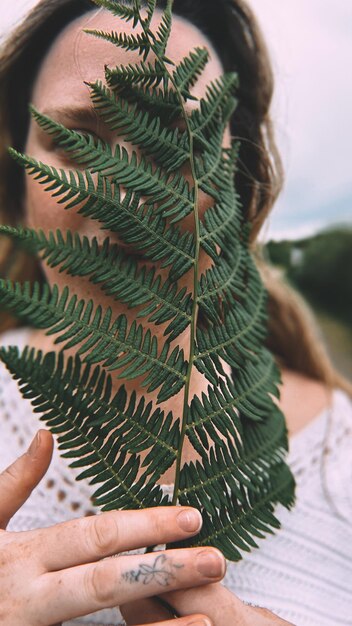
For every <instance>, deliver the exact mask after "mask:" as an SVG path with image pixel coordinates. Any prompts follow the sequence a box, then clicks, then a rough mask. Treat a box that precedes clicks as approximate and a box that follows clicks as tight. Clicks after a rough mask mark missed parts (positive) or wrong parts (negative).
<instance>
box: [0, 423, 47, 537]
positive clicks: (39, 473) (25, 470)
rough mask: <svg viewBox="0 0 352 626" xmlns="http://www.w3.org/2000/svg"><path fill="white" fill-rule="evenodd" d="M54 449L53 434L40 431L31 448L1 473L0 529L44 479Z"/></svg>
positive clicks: (4, 526) (3, 527)
mask: <svg viewBox="0 0 352 626" xmlns="http://www.w3.org/2000/svg"><path fill="white" fill-rule="evenodd" d="M52 452H53V438H52V435H51V433H50V432H49V431H47V430H39V431H38V433H37V435H36V437H35V438H34V439H33V441H32V443H31V445H30V447H29V449H28V451H27V452H26V453H25V454H23V455H22V456H20V457H19V458H18V459H16V461H15V462H14V463H12V465H10V466H9V467H8V468H7V469H6V470H5V471H4V472H2V473H1V474H0V528H2V529H3V530H5V528H6V526H7V524H8V523H9V521H10V519H11V517H12V516H13V515H14V514H15V513H16V512H17V511H18V510H19V509H20V508H21V506H22V505H23V504H24V502H25V501H26V500H27V498H28V497H29V496H30V494H31V493H32V491H33V489H34V487H36V486H37V485H38V483H39V482H40V481H41V479H42V478H43V476H44V474H45V473H46V471H47V469H48V467H49V465H50V461H51V456H52Z"/></svg>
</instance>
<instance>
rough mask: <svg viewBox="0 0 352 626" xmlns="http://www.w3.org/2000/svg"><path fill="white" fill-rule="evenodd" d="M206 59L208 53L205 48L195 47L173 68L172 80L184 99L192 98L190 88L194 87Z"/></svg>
mask: <svg viewBox="0 0 352 626" xmlns="http://www.w3.org/2000/svg"><path fill="white" fill-rule="evenodd" d="M208 60H209V53H208V50H207V49H206V48H195V49H194V50H192V52H190V54H189V56H187V57H185V58H184V59H183V60H182V61H181V63H179V65H178V66H177V68H176V69H175V71H174V73H173V78H174V81H175V83H176V85H177V87H178V89H179V90H180V92H181V93H182V95H183V97H184V98H185V99H186V100H188V99H190V98H192V96H191V94H190V89H191V88H192V87H194V85H195V84H196V82H197V80H198V78H199V77H200V76H201V74H202V72H203V71H204V69H205V67H206V65H207V63H208Z"/></svg>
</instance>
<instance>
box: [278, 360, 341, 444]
mask: <svg viewBox="0 0 352 626" xmlns="http://www.w3.org/2000/svg"><path fill="white" fill-rule="evenodd" d="M281 377H282V385H280V401H279V406H280V408H281V410H282V412H283V413H284V415H285V418H286V424H287V428H288V432H289V435H290V436H291V435H294V434H296V433H298V432H299V431H300V430H303V428H305V426H307V425H308V424H309V423H310V422H311V421H312V420H314V419H315V418H316V417H317V416H318V415H319V414H321V413H322V412H323V411H324V410H326V409H328V408H329V407H330V406H331V402H332V391H331V390H330V389H329V388H328V387H327V385H325V384H324V383H323V382H321V381H318V380H315V379H312V378H309V377H308V376H305V375H304V374H300V373H298V372H294V371H292V370H286V369H284V370H282V372H281Z"/></svg>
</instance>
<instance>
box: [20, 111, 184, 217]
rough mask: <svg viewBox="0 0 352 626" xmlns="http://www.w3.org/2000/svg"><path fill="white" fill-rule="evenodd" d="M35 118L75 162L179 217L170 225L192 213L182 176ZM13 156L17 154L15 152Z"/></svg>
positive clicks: (37, 115)
mask: <svg viewBox="0 0 352 626" xmlns="http://www.w3.org/2000/svg"><path fill="white" fill-rule="evenodd" d="M35 119H36V120H37V122H38V124H40V126H41V127H42V128H43V129H44V130H45V131H46V132H48V133H49V134H50V135H54V137H55V141H56V142H57V145H59V146H60V147H62V148H63V150H64V151H65V153H66V154H67V155H68V156H69V157H71V158H72V160H73V161H74V162H75V163H78V164H80V165H83V166H84V167H87V168H89V170H90V171H91V172H92V173H96V172H99V173H100V174H101V175H102V176H104V177H109V178H110V179H112V180H113V181H114V182H115V184H117V185H121V186H122V187H123V188H125V189H130V190H132V191H134V192H139V193H141V194H143V195H145V196H153V203H154V204H157V208H156V209H155V210H156V213H162V215H163V217H169V216H171V215H175V216H176V217H174V218H173V220H172V222H171V223H175V222H177V221H180V220H181V219H183V218H184V217H186V216H187V215H189V213H191V212H192V210H193V206H194V190H193V189H190V187H189V183H188V182H187V180H186V179H185V178H184V176H183V175H182V174H181V173H179V172H178V173H174V174H168V173H167V172H165V171H164V170H163V168H161V167H160V166H159V167H158V166H153V165H152V163H151V162H150V161H149V160H148V159H146V158H145V157H144V156H141V157H140V158H138V157H137V154H136V153H135V152H132V154H131V155H129V153H128V152H127V150H126V148H125V147H121V146H119V145H118V144H117V145H116V147H115V150H114V152H113V151H112V150H111V147H110V146H109V145H108V144H107V143H105V142H103V141H101V140H99V139H98V140H97V139H96V138H94V137H92V136H88V137H87V136H86V135H84V134H82V133H79V132H76V131H73V130H68V129H66V128H65V127H64V126H62V124H58V123H57V122H54V120H51V119H50V118H48V117H47V116H45V115H42V114H40V113H39V112H37V111H36V112H35ZM12 154H14V155H15V153H14V151H12Z"/></svg>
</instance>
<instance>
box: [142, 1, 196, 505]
mask: <svg viewBox="0 0 352 626" xmlns="http://www.w3.org/2000/svg"><path fill="white" fill-rule="evenodd" d="M172 5H173V0H168V2H167V5H166V9H165V10H166V11H168V10H169V11H171V10H172ZM141 25H142V28H143V31H144V32H145V34H146V35H147V36H148V35H149V36H152V37H153V33H152V32H151V30H150V28H149V24H146V23H145V22H144V21H143V20H142V21H141ZM151 47H152V50H153V52H154V54H155V56H156V57H157V59H158V61H159V62H160V64H161V65H162V66H163V67H164V69H165V72H166V73H167V75H168V79H169V80H170V82H171V84H172V85H173V87H174V89H175V91H176V92H177V94H178V97H179V102H180V105H181V108H182V114H183V118H184V120H185V123H186V128H187V131H188V136H189V147H190V165H191V172H192V178H193V182H194V223H195V259H194V275H193V305H192V314H191V324H190V351H189V360H188V367H187V373H186V382H185V393H184V399H183V411H182V423H181V435H180V442H179V446H178V452H177V459H176V469H175V482H174V491H173V495H172V506H175V505H176V504H177V500H178V494H179V490H180V477H181V463H182V452H183V446H184V442H185V437H186V430H187V418H188V411H189V389H190V384H191V376H192V369H193V365H194V353H195V337H196V329H197V317H198V290H199V283H198V267H199V250H200V228H199V210H198V208H199V207H198V204H199V184H198V179H197V174H196V170H195V161H194V134H193V132H192V129H191V126H190V123H189V118H188V115H187V112H186V109H185V104H184V98H183V95H182V93H181V91H180V89H179V87H178V85H177V82H176V81H175V79H174V77H173V75H172V74H171V72H170V71H169V70H168V68H167V64H166V62H165V60H164V58H162V57H161V56H160V54H159V52H158V50H157V49H155V47H154V46H153V45H152V46H151Z"/></svg>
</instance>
